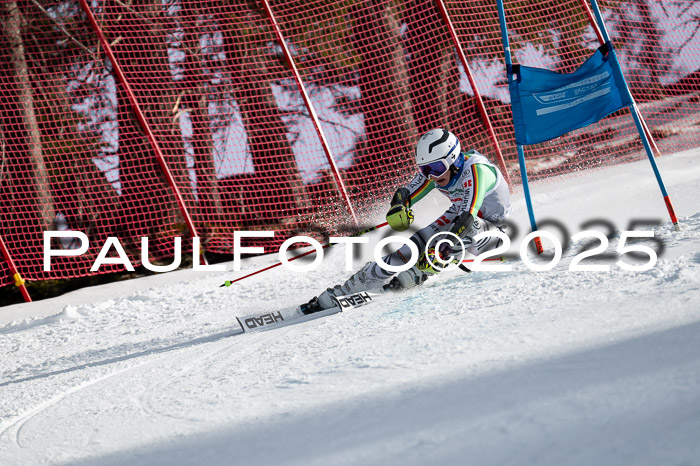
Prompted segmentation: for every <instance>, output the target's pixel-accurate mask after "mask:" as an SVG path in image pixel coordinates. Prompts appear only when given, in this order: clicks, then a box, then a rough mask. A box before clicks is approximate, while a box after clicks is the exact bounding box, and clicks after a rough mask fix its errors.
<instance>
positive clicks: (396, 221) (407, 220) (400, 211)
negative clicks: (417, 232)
mask: <svg viewBox="0 0 700 466" xmlns="http://www.w3.org/2000/svg"><path fill="white" fill-rule="evenodd" d="M386 221H387V222H388V223H389V226H390V227H391V228H393V229H394V230H396V231H405V230H407V229H408V227H409V226H410V225H411V223H413V212H412V211H411V192H410V191H409V190H408V189H407V188H399V189H398V190H397V191H396V193H395V194H394V197H392V198H391V208H390V209H389V212H387V214H386Z"/></svg>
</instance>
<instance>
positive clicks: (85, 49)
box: [29, 0, 95, 59]
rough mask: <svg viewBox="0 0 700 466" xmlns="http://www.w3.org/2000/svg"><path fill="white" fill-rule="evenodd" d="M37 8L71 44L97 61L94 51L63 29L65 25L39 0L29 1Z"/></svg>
mask: <svg viewBox="0 0 700 466" xmlns="http://www.w3.org/2000/svg"><path fill="white" fill-rule="evenodd" d="M29 1H30V2H31V3H32V4H33V5H34V6H35V7H37V8H38V9H39V10H41V12H42V13H44V14H45V15H46V17H47V18H49V19H50V20H51V22H53V23H54V24H55V25H56V27H57V28H59V29H60V30H61V32H63V33H64V34H65V35H66V36H68V39H70V41H71V42H73V43H74V44H75V45H77V46H78V47H80V48H81V49H83V51H84V52H85V53H87V54H88V55H90V56H91V57H92V58H93V59H95V53H94V51H91V50H90V49H89V48H87V47H86V46H85V45H83V43H82V42H80V41H79V40H78V39H76V38H75V37H74V36H73V34H71V33H70V32H68V30H67V29H66V28H64V27H63V25H62V24H61V23H60V22H58V21H57V20H56V18H54V17H53V16H51V13H49V12H48V11H47V10H46V9H45V8H44V7H43V6H41V4H40V3H39V2H38V1H37V0H29Z"/></svg>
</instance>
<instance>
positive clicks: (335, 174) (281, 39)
mask: <svg viewBox="0 0 700 466" xmlns="http://www.w3.org/2000/svg"><path fill="white" fill-rule="evenodd" d="M83 1H84V0H83ZM262 3H263V5H264V6H265V11H266V12H267V17H268V18H269V20H270V23H272V27H273V29H274V30H275V35H276V36H277V41H278V42H279V44H280V46H281V47H282V50H283V51H284V57H285V59H286V61H287V65H289V68H290V69H291V70H292V73H293V74H294V79H295V81H296V83H297V86H298V87H299V91H300V92H301V96H302V98H303V99H304V104H305V105H306V108H307V109H308V110H309V115H310V116H311V121H313V124H314V129H316V132H317V133H318V138H319V139H320V140H321V145H322V146H323V151H324V152H325V153H326V158H327V159H328V163H329V164H330V166H331V171H332V172H333V177H334V178H335V182H336V183H337V184H338V190H339V191H340V195H341V196H342V198H343V201H345V206H346V207H347V208H348V211H349V212H350V215H352V219H353V221H354V222H355V225H359V222H358V221H357V217H356V216H355V211H354V210H353V208H352V204H351V203H350V196H349V195H348V192H347V190H346V189H345V184H344V183H343V180H342V179H341V178H340V172H339V171H338V167H337V166H336V164H335V160H334V159H333V154H332V153H331V149H330V146H329V145H328V141H327V140H326V136H325V134H323V130H322V129H321V123H320V122H319V120H318V115H317V114H316V111H315V110H314V107H313V105H312V104H311V99H309V95H308V94H307V93H306V88H305V87H304V83H303V82H302V80H301V75H299V70H298V69H297V67H296V65H295V64H294V60H293V59H292V55H291V54H290V53H289V49H288V48H287V43H286V42H285V41H284V36H283V35H282V31H281V30H280V27H279V24H278V23H277V20H276V19H275V15H274V14H273V13H272V8H271V7H270V3H269V2H268V0H262Z"/></svg>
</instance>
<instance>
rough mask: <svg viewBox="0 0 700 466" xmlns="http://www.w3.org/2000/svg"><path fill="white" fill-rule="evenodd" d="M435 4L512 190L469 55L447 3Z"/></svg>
mask: <svg viewBox="0 0 700 466" xmlns="http://www.w3.org/2000/svg"><path fill="white" fill-rule="evenodd" d="M435 4H436V5H437V7H438V10H439V11H440V16H441V17H442V20H443V21H444V22H445V25H446V26H447V30H448V31H450V37H451V38H452V43H453V44H454V46H455V49H457V55H459V59H460V61H461V62H462V66H463V67H464V72H465V73H466V74H467V79H469V85H470V86H471V87H472V90H473V91H474V96H475V97H476V104H477V108H478V109H479V115H481V119H482V120H483V122H484V125H485V126H486V130H487V131H488V133H489V139H491V142H492V143H493V147H494V148H495V149H496V154H497V155H498V161H499V162H500V164H501V168H502V171H503V177H504V178H505V179H506V182H507V183H508V186H509V188H510V190H511V191H512V190H513V184H512V183H511V182H510V175H509V174H508V169H507V167H506V161H505V159H504V158H503V153H502V152H501V147H500V145H499V144H498V138H497V137H496V132H495V131H494V129H493V125H492V124H491V119H490V118H489V115H488V113H486V106H485V105H484V100H483V99H482V98H481V93H480V92H479V88H478V87H477V86H476V81H475V80H474V76H473V75H472V71H471V69H470V68H469V63H468V62H467V56H466V55H465V54H464V50H462V45H461V44H460V43H459V37H457V32H456V31H455V28H454V26H453V25H452V21H451V20H450V16H449V15H448V14H447V8H446V7H445V3H444V2H443V0H435Z"/></svg>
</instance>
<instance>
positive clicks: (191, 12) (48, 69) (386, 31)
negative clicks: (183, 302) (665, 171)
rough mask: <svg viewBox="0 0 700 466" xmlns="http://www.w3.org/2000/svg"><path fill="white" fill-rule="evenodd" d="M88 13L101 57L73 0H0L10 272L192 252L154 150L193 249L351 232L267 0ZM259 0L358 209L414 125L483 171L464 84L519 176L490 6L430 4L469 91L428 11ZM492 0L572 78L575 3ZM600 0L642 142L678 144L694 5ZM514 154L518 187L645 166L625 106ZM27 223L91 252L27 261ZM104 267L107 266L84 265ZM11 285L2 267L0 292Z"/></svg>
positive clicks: (407, 162) (482, 134)
mask: <svg viewBox="0 0 700 466" xmlns="http://www.w3.org/2000/svg"><path fill="white" fill-rule="evenodd" d="M86 4H87V5H88V6H89V7H90V10H91V11H92V13H93V15H94V17H95V19H96V22H97V27H98V28H99V29H100V31H101V32H102V34H104V37H105V38H106V41H107V43H108V45H109V47H110V49H111V50H112V51H113V53H114V57H115V61H116V63H112V62H111V61H110V60H109V59H108V58H107V57H106V53H105V49H104V47H103V45H102V44H101V43H100V41H99V40H98V36H97V34H96V31H95V29H94V28H93V26H92V25H91V24H90V22H89V21H88V17H87V16H86V14H85V12H84V11H83V10H82V9H81V5H80V3H79V2H78V0H66V1H46V0H13V1H7V0H0V21H2V26H3V27H2V28H1V29H0V205H1V207H0V209H2V218H1V221H2V223H1V224H0V235H2V237H3V238H4V240H5V242H6V244H7V247H8V250H9V251H10V254H11V255H12V257H13V259H14V261H15V264H16V266H17V268H18V270H19V271H20V272H21V274H22V276H23V277H24V278H25V279H27V280H45V279H49V278H69V277H76V276H84V275H89V274H91V273H93V272H90V271H89V268H90V266H91V265H92V263H93V261H94V260H95V258H96V257H97V254H98V253H99V251H100V248H101V247H102V245H103V244H104V242H105V241H106V239H107V238H108V237H111V236H114V237H118V238H119V240H120V243H121V245H122V246H123V247H124V249H125V251H126V253H127V255H128V256H129V258H130V260H131V262H132V263H133V264H134V265H135V266H136V265H138V264H140V263H141V240H140V238H141V237H143V236H145V237H148V238H149V253H150V258H151V260H157V259H164V260H165V261H166V262H167V260H168V259H167V258H168V257H171V256H172V253H173V237H174V236H182V237H183V242H184V249H185V250H191V247H192V243H191V241H190V240H188V239H187V238H189V233H188V229H187V225H186V222H185V219H184V217H183V214H182V211H181V209H179V208H178V204H177V199H176V190H175V189H173V187H172V186H170V185H169V184H168V183H167V182H166V179H165V177H164V175H163V172H162V170H161V167H160V166H159V164H158V153H157V152H158V150H160V154H161V155H162V157H163V160H164V161H165V163H166V165H167V166H168V169H169V170H170V172H171V173H172V175H173V178H174V180H175V187H176V188H177V192H179V193H180V195H181V196H182V199H183V201H184V205H185V207H186V209H187V211H188V212H189V215H190V216H191V217H192V220H193V222H194V224H195V226H196V228H197V232H198V234H199V235H200V237H201V239H202V242H203V245H204V248H205V250H206V251H208V252H213V253H220V254H230V253H231V250H232V246H233V232H234V231H237V230H273V231H275V237H274V239H270V238H257V239H251V240H248V241H246V242H245V243H244V245H246V246H253V245H255V246H260V245H263V246H266V247H267V248H269V249H268V250H273V249H272V248H274V247H275V246H279V244H281V243H282V241H284V239H286V238H288V237H290V236H292V235H295V234H307V235H311V236H315V237H317V238H322V237H323V236H324V235H326V234H329V233H330V234H337V233H342V232H344V231H347V230H348V228H351V227H352V218H351V217H350V215H349V213H348V210H347V208H346V206H345V203H344V196H343V195H342V193H341V192H340V191H339V187H338V186H337V184H336V182H335V179H334V176H333V172H332V168H331V165H330V164H329V161H328V159H327V154H326V151H325V150H324V147H323V146H322V144H321V138H320V136H319V134H318V132H317V131H316V127H315V125H314V121H313V120H312V115H311V112H309V109H308V108H307V107H306V105H305V103H304V100H303V99H302V94H301V92H300V89H299V86H298V85H297V82H296V80H295V79H294V74H293V72H292V71H291V69H290V68H289V67H288V66H287V62H286V59H287V57H285V51H284V48H283V47H282V46H281V44H280V43H279V41H278V40H277V37H276V36H275V32H274V29H273V27H272V24H271V21H270V19H269V17H268V14H267V12H266V10H265V5H264V3H260V2H247V1H245V2H244V1H197V2H192V1H185V0H151V1H144V0H130V1H126V0H87V2H86ZM270 4H271V9H272V12H273V13H274V17H275V18H276V20H277V21H278V25H279V28H280V31H281V33H282V36H283V37H284V38H285V42H286V46H287V49H288V50H289V52H290V55H291V59H292V60H293V61H294V63H295V65H296V67H297V68H298V71H299V73H300V75H301V79H302V82H303V85H304V88H305V90H306V92H307V94H308V95H309V98H310V101H311V103H312V105H313V108H314V110H315V113H316V115H317V118H318V122H319V124H320V128H321V130H322V132H323V135H324V136H325V139H326V141H327V142H328V149H329V152H330V155H331V156H332V158H333V160H334V162H335V165H336V166H337V168H338V169H339V172H340V176H341V177H342V179H343V182H344V183H345V186H346V188H347V196H348V197H349V199H350V202H351V204H352V206H353V208H354V210H355V212H356V213H357V214H358V216H359V218H360V219H361V221H362V220H367V219H369V218H370V216H371V215H372V214H373V213H375V209H377V206H379V208H381V207H382V206H385V204H386V200H387V199H388V197H389V195H390V193H391V192H392V191H393V189H395V188H396V187H397V186H398V185H400V184H401V183H403V182H405V181H407V180H408V179H410V178H411V177H412V176H413V174H414V173H415V168H414V164H413V148H414V145H415V143H416V141H417V139H418V137H419V136H420V135H421V134H422V133H423V132H425V131H427V130H428V129H431V128H434V127H445V128H448V129H450V130H452V131H453V132H455V133H456V134H457V136H458V137H459V138H460V140H461V141H462V146H463V147H464V148H470V147H474V148H476V149H478V150H479V151H481V152H483V153H484V154H486V155H488V156H489V157H491V159H492V160H494V162H495V163H499V161H498V159H497V156H496V155H497V153H496V149H495V146H494V142H493V141H492V140H491V138H490V137H489V133H488V129H487V126H486V122H485V120H484V118H482V116H481V115H480V112H479V110H478V107H477V104H476V97H475V96H476V94H477V92H479V93H480V94H481V96H482V98H483V100H484V102H485V105H486V112H487V115H488V118H489V120H490V122H491V123H492V124H493V127H494V130H495V134H496V139H497V141H498V145H499V147H500V149H501V151H502V152H503V154H504V157H505V165H506V166H505V167H504V169H505V170H506V171H507V172H508V173H509V174H510V177H511V180H513V181H514V182H517V181H518V179H519V176H518V164H517V155H516V152H515V141H514V137H513V128H512V121H511V114H510V107H509V96H508V90H507V84H506V82H505V80H506V73H505V69H504V65H503V52H502V46H501V42H500V40H501V39H500V30H499V26H498V17H497V11H496V2H495V1H491V0H489V1H481V0H474V1H469V2H457V1H454V0H450V1H446V2H445V4H446V9H447V12H448V14H449V17H450V19H451V20H452V23H453V24H454V26H455V29H456V32H457V36H458V37H459V41H460V42H461V44H462V47H463V51H464V54H465V55H466V57H467V60H468V65H469V69H470V71H471V73H473V77H474V80H475V82H476V88H477V89H472V87H471V86H470V84H469V80H468V78H467V74H466V70H465V67H464V66H463V64H462V63H461V62H460V59H459V58H458V55H457V54H456V53H455V48H454V45H453V42H452V41H451V39H450V34H449V31H448V29H447V26H446V24H445V22H444V21H443V19H442V18H441V16H440V14H439V13H438V10H437V8H436V4H435V3H434V2H433V1H372V0H363V1H361V0H323V1H321V0H316V1H307V0H305V1H301V0H299V1H281V0H280V1H278V0H273V1H271V2H270ZM505 6H506V14H507V16H508V25H509V30H510V31H511V37H510V39H511V46H512V48H513V56H514V61H515V62H516V63H522V64H526V65H528V66H538V67H545V68H550V69H554V70H557V71H561V72H569V71H572V70H573V69H575V68H576V67H577V66H578V64H580V63H581V62H582V61H583V60H585V58H587V57H588V56H589V55H590V54H591V53H592V52H593V50H595V49H596V48H597V47H598V45H599V44H598V40H597V37H596V35H595V33H594V31H593V29H592V27H591V25H590V22H589V20H588V17H587V16H586V15H585V12H584V10H583V8H582V4H581V2H580V0H566V1H559V2H551V1H536V0H527V1H522V0H521V1H507V2H506V4H505ZM601 6H602V8H603V13H604V16H605V18H606V21H607V26H608V31H609V32H610V34H611V36H612V39H613V42H614V43H615V45H616V48H617V50H618V55H619V57H620V61H621V62H622V65H623V71H624V72H625V74H626V76H627V78H628V82H629V84H630V87H631V90H632V93H633V95H634V97H635V98H636V99H637V102H638V104H639V108H640V110H641V113H642V115H643V117H644V118H645V120H646V122H647V124H648V126H649V128H650V132H651V134H652V135H653V136H654V138H655V139H656V141H657V143H658V146H659V149H660V150H661V152H662V153H671V152H676V151H679V150H684V149H688V148H692V147H696V146H697V145H698V141H699V140H700V138H699V137H698V132H699V131H700V125H698V122H700V85H699V82H700V78H699V77H698V76H699V75H698V73H700V34H698V28H700V21H698V19H697V18H700V4H696V3H695V2H694V1H692V0H687V1H670V0H662V1H659V2H656V1H654V2H652V1H649V0H630V1H607V2H603V3H602V5H601ZM117 67H118V68H120V69H121V70H122V71H123V75H124V79H125V81H126V83H124V82H121V80H120V78H119V76H118V74H117V73H116V72H115V70H116V68H117ZM125 84H127V85H128V88H129V89H130V90H131V91H132V92H133V96H134V97H135V101H136V103H137V105H138V108H139V112H140V113H142V114H143V116H144V118H145V123H146V124H145V125H144V124H142V122H140V121H139V119H138V118H137V112H136V111H135V110H134V108H133V107H132V104H131V102H130V100H129V98H128V93H127V86H126V85H125ZM149 131H150V132H151V134H152V139H149ZM154 142H155V143H154ZM526 153H527V158H528V167H529V176H530V179H531V180H546V179H547V178H550V177H552V176H558V175H568V174H573V173H578V172H581V171H583V170H586V169H590V168H593V167H597V166H601V165H605V164H610V163H620V162H624V161H628V160H636V159H638V158H640V157H643V156H644V153H643V149H642V146H641V142H640V139H639V136H638V135H637V132H636V129H635V127H634V123H633V121H632V119H631V118H630V116H629V115H628V114H627V111H624V112H620V114H619V115H617V114H616V115H613V116H611V117H608V118H606V119H604V120H603V121H601V122H599V123H597V124H594V125H591V126H589V127H587V128H583V129H580V130H577V131H575V132H572V133H571V134H569V135H566V136H563V137H561V138H558V139H556V140H554V141H550V142H547V143H543V144H538V145H536V146H529V147H528V148H527V151H526ZM516 189H517V188H516ZM46 230H79V231H81V232H83V233H85V234H86V235H87V236H88V238H89V239H90V248H89V249H88V251H87V252H86V253H85V254H84V255H82V256H80V257H61V258H54V259H53V260H52V271H51V272H44V271H43V270H42V266H43V248H44V243H43V232H44V231H46ZM77 246H78V244H77V241H72V240H70V239H63V240H54V242H53V244H52V247H54V248H56V249H65V250H70V249H74V248H76V247H77ZM119 270H123V268H122V267H121V266H118V265H106V266H103V267H101V268H100V269H99V270H98V271H97V272H94V273H108V272H114V271H119ZM11 283H14V280H13V278H12V276H11V274H10V273H9V269H8V267H7V264H6V263H5V261H4V259H3V258H0V286H2V285H8V284H11Z"/></svg>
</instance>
